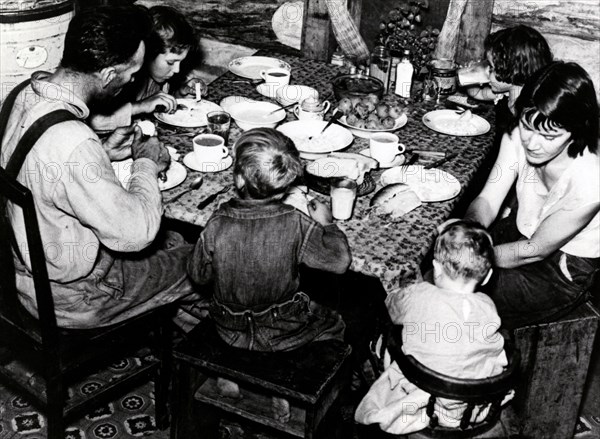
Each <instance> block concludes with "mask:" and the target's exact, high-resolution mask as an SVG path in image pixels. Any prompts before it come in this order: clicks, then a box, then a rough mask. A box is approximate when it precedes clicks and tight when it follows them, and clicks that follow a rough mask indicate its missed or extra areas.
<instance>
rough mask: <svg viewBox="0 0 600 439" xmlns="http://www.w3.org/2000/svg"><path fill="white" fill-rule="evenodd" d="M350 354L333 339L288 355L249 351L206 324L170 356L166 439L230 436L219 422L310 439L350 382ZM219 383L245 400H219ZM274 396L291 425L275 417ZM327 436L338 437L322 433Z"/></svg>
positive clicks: (191, 333) (290, 352) (341, 344)
mask: <svg viewBox="0 0 600 439" xmlns="http://www.w3.org/2000/svg"><path fill="white" fill-rule="evenodd" d="M350 352H351V348H350V346H348V345H346V344H345V343H343V342H341V341H336V340H328V341H322V342H317V343H312V344H309V345H307V346H303V347H302V348H299V349H296V350H294V351H289V352H275V353H270V352H255V351H247V350H243V349H238V348H234V347H231V346H229V345H228V344H226V343H225V342H224V341H223V340H221V338H220V337H219V335H218V334H217V332H216V329H215V328H214V324H213V322H212V321H209V320H205V321H203V322H201V323H200V324H199V325H198V326H196V328H194V329H193V330H192V331H191V332H190V333H189V334H188V336H187V339H186V340H184V341H183V342H182V343H180V344H179V345H177V346H176V347H175V350H174V353H173V356H174V361H175V371H176V373H175V376H174V384H173V394H174V395H175V396H176V398H177V400H176V401H174V405H173V413H174V414H175V417H174V420H173V425H172V427H171V439H188V438H192V437H202V438H213V437H227V436H223V435H220V436H219V435H218V432H217V430H218V428H219V426H218V425H217V424H218V423H219V422H220V421H222V423H221V429H223V427H224V425H223V423H224V424H225V425H227V423H231V422H233V423H236V422H241V429H242V430H244V432H247V431H248V430H257V429H258V430H260V431H261V433H260V434H262V433H264V432H265V431H266V432H267V433H272V432H277V433H278V434H279V435H280V434H281V433H284V434H286V435H287V436H294V437H299V438H307V439H310V438H313V437H315V434H316V432H317V429H318V428H319V426H320V425H321V424H322V422H321V421H323V419H324V418H325V415H326V414H327V413H328V411H329V410H330V408H331V406H332V405H333V404H334V403H335V402H336V400H337V398H338V396H339V393H340V390H341V389H342V388H343V386H344V385H346V384H347V381H348V378H349V371H350V367H349V366H350V362H349V356H350ZM218 377H222V378H226V379H229V380H232V381H234V382H236V383H237V384H238V385H239V387H240V390H241V394H242V398H241V399H232V398H225V397H222V396H220V395H219V393H218V391H217V389H216V380H217V378H218ZM272 396H279V397H283V398H285V399H287V400H288V401H289V403H290V412H291V419H290V420H289V422H287V423H280V422H278V421H277V420H276V419H275V418H274V417H273V416H272V414H271V398H272ZM332 422H333V421H332ZM229 425H232V424H229ZM336 426H338V427H339V422H338V423H337V425H336ZM232 428H234V429H236V428H235V427H232ZM226 429H228V430H229V429H230V428H229V427H227V428H226ZM334 430H335V429H334ZM244 434H245V433H244ZM287 436H286V437H287ZM235 437H238V436H235ZM240 437H241V436H240ZM243 437H246V436H243ZM248 437H250V436H248ZM252 437H254V436H252ZM259 437H264V436H262V435H260V436H259ZM277 437H279V436H277ZM326 437H328V438H330V437H335V434H334V432H330V431H329V430H327V436H326Z"/></svg>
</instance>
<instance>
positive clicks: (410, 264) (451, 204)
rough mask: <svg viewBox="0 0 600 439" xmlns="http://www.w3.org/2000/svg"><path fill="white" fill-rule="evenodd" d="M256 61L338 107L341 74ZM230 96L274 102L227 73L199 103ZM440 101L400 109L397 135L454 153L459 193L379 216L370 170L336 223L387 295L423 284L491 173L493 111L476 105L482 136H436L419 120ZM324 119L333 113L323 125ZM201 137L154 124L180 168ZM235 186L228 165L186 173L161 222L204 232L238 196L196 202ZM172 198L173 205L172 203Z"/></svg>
mask: <svg viewBox="0 0 600 439" xmlns="http://www.w3.org/2000/svg"><path fill="white" fill-rule="evenodd" d="M257 55H261V56H268V57H273V58H276V59H279V60H283V61H285V62H287V63H288V64H289V65H290V66H291V69H292V71H291V82H290V84H300V85H308V86H310V87H313V88H315V89H316V90H317V91H318V93H319V97H320V98H321V99H322V100H329V101H332V102H331V103H332V107H335V97H334V93H333V88H332V84H331V82H332V80H333V79H334V78H335V77H336V76H337V75H339V74H340V73H342V69H343V67H340V66H337V65H332V64H329V63H326V62H322V61H316V60H310V59H305V58H300V57H297V56H294V55H288V54H281V53H276V52H273V51H266V50H263V51H260V52H258V53H257ZM229 96H241V97H246V98H250V99H254V100H258V101H267V102H273V103H277V102H275V101H274V100H272V99H270V98H268V97H265V96H262V95H261V94H259V92H258V91H257V90H256V84H255V83H253V82H252V81H251V80H248V79H244V78H241V77H239V76H237V75H235V74H234V73H232V72H231V71H227V72H226V73H224V74H223V75H221V76H220V77H218V78H217V79H216V80H214V81H213V82H212V83H210V85H209V91H208V95H206V96H205V97H203V98H204V99H207V100H209V101H211V102H214V103H216V104H218V103H219V102H220V101H221V100H222V99H223V98H225V97H229ZM444 102H445V100H444V99H441V100H440V99H433V100H429V101H418V100H415V101H414V102H411V103H410V104H409V105H408V106H407V107H406V110H405V111H406V113H407V117H408V120H407V123H406V124H405V125H404V126H402V127H401V128H400V129H398V130H397V131H396V132H395V134H396V135H397V136H398V137H399V138H400V142H401V143H402V144H404V145H405V147H406V149H407V150H413V149H418V150H427V151H434V152H443V153H446V154H450V153H456V155H455V156H453V158H451V159H450V160H448V161H447V162H446V163H443V164H442V165H440V168H441V169H442V170H444V171H446V172H447V173H449V174H451V175H452V176H454V177H456V179H457V180H458V182H459V183H460V185H461V190H460V193H459V194H458V195H457V196H456V197H454V198H452V199H449V200H446V201H440V202H424V203H422V205H421V206H419V207H417V208H416V209H414V210H412V211H410V212H408V213H406V214H404V215H403V216H401V217H399V218H391V217H389V216H384V215H377V214H374V213H373V211H372V209H370V207H369V206H370V201H371V199H372V198H373V196H374V194H375V193H376V192H377V191H378V190H379V189H381V187H382V183H381V182H380V177H381V174H382V173H383V172H384V170H383V169H375V170H372V171H370V177H372V181H373V182H374V183H375V184H376V187H375V190H374V191H372V192H371V193H369V194H366V195H364V196H359V197H357V199H356V203H355V207H354V211H353V215H352V217H351V219H349V220H345V221H338V222H337V225H338V226H339V228H340V229H341V230H342V231H343V232H344V233H345V234H346V236H347V238H348V242H349V245H350V249H351V252H352V263H351V266H350V269H351V270H353V271H356V272H360V273H363V274H366V275H369V276H374V277H376V278H378V279H379V280H380V281H381V284H382V285H383V287H384V289H385V290H386V292H387V293H388V294H389V293H392V292H394V291H395V290H397V289H398V288H400V287H401V286H403V285H406V284H407V283H409V282H413V281H416V280H419V279H421V264H422V263H423V261H424V260H426V257H427V255H428V252H429V251H430V249H431V247H432V244H433V242H434V240H435V237H436V234H437V233H436V229H437V227H438V226H439V225H440V224H442V223H443V222H444V221H445V220H447V219H448V218H450V217H451V216H452V215H453V214H455V212H456V209H457V206H459V205H460V203H462V204H464V203H465V202H468V201H469V200H467V199H466V197H472V196H473V194H474V193H475V194H476V192H474V190H477V189H478V187H474V186H476V185H480V184H481V181H482V180H481V174H482V172H483V173H485V174H487V172H488V169H484V167H487V168H489V160H490V157H492V156H493V153H494V149H495V147H494V145H495V141H494V137H495V135H494V131H495V130H494V107H493V105H490V104H485V103H480V104H479V105H478V108H477V114H479V115H480V116H481V117H483V118H484V119H485V120H487V121H488V122H489V123H490V126H491V129H490V130H489V131H488V132H487V133H484V134H481V135H475V136H456V135H447V134H442V133H439V132H436V131H434V130H432V129H430V128H428V127H427V126H425V124H424V123H423V121H422V118H423V116H424V115H425V114H426V113H428V112H430V111H432V110H436V109H439V108H444ZM329 117H330V114H328V115H327V116H326V119H328V118H329ZM294 120H296V117H295V115H294V113H293V111H292V109H291V108H290V109H288V110H286V117H285V119H284V120H282V122H281V123H282V124H283V123H286V122H289V121H294ZM203 131H204V128H181V127H176V126H170V125H167V124H163V123H158V124H157V132H158V136H159V139H160V140H161V141H162V142H163V143H164V144H165V145H166V146H170V147H173V148H175V150H176V151H177V155H176V157H178V160H179V161H182V159H183V157H184V156H185V155H186V154H188V153H190V152H191V151H192V150H193V144H192V139H193V137H194V136H196V135H197V134H199V133H201V132H203ZM241 133H242V130H241V129H240V128H239V127H238V126H237V125H236V124H235V122H234V121H233V120H232V121H231V128H230V134H229V142H228V147H229V149H230V150H231V147H232V145H233V144H234V143H235V141H236V139H237V138H238V137H239V136H240V135H241ZM368 147H369V140H368V139H366V138H361V137H358V136H355V137H354V139H353V142H352V143H351V144H350V145H349V146H348V147H347V149H345V150H344V151H347V152H360V151H362V150H365V149H368ZM433 160H434V159H431V158H429V159H428V160H426V159H425V158H421V159H419V162H418V164H427V163H428V162H431V161H433ZM199 175H202V176H203V180H204V181H203V184H202V185H201V186H200V188H198V189H196V190H191V191H189V192H186V193H184V194H182V195H181V196H179V197H177V195H178V194H180V192H182V191H184V190H185V189H186V188H188V186H189V184H190V182H192V181H193V180H194V179H196V178H197V177H198V176H199ZM484 178H485V177H484ZM232 186H233V166H230V167H229V168H228V169H225V170H222V171H220V172H198V171H194V170H192V169H189V168H188V169H187V176H186V180H185V181H184V182H183V183H182V184H181V185H178V186H177V187H174V188H172V189H169V190H166V191H164V192H163V201H164V215H165V217H166V218H169V219H173V220H178V221H182V222H185V223H190V224H194V225H196V226H200V227H202V226H204V225H205V224H206V222H207V221H208V219H209V217H210V216H211V215H212V214H213V212H214V211H215V210H216V209H217V208H218V206H219V205H220V204H221V203H223V202H225V201H227V200H228V199H230V198H232V197H234V196H236V194H235V190H229V191H227V192H225V193H222V194H220V195H218V196H217V197H216V199H215V200H214V202H212V203H209V204H208V205H207V206H206V207H204V208H202V209H199V208H197V205H198V202H199V201H200V200H203V199H205V198H206V197H207V196H209V195H210V194H213V193H216V192H218V191H220V190H222V189H224V188H227V187H232ZM311 195H313V196H315V197H316V198H319V199H321V200H322V201H324V202H326V203H329V201H330V200H329V197H328V196H327V195H324V194H320V193H317V192H314V193H313V191H311ZM175 197H177V198H175ZM171 199H173V201H170V200H171Z"/></svg>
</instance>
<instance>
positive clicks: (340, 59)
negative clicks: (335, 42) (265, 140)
mask: <svg viewBox="0 0 600 439" xmlns="http://www.w3.org/2000/svg"><path fill="white" fill-rule="evenodd" d="M344 58H345V56H344V52H342V51H341V50H340V49H339V48H337V49H336V50H335V52H333V55H331V64H333V65H336V66H343V65H344Z"/></svg>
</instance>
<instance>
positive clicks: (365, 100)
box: [360, 97, 375, 113]
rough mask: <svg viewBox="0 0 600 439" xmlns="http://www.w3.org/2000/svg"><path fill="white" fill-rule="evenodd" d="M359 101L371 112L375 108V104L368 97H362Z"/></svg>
mask: <svg viewBox="0 0 600 439" xmlns="http://www.w3.org/2000/svg"><path fill="white" fill-rule="evenodd" d="M360 103H361V105H364V106H365V107H367V110H368V111H369V113H372V112H373V110H375V104H374V103H373V102H372V101H371V100H370V99H369V98H368V97H364V98H362V100H361V101H360Z"/></svg>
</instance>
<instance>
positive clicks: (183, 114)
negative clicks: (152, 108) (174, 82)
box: [154, 99, 223, 128]
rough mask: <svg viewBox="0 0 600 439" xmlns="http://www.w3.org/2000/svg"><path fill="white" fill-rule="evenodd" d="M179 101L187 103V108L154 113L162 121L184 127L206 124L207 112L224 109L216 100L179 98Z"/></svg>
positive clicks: (179, 102)
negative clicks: (171, 111)
mask: <svg viewBox="0 0 600 439" xmlns="http://www.w3.org/2000/svg"><path fill="white" fill-rule="evenodd" d="M177 103H178V104H181V105H185V106H186V107H187V108H186V109H185V110H177V111H175V112H174V113H154V117H156V118H157V119H158V120H160V121H161V122H164V123H166V124H168V125H172V126H176V127H182V128H197V127H203V126H205V125H206V114H207V113H209V112H211V111H222V110H223V109H222V108H221V107H219V106H218V105H217V104H215V103H214V102H210V101H205V100H202V101H200V102H196V100H195V99H177Z"/></svg>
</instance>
